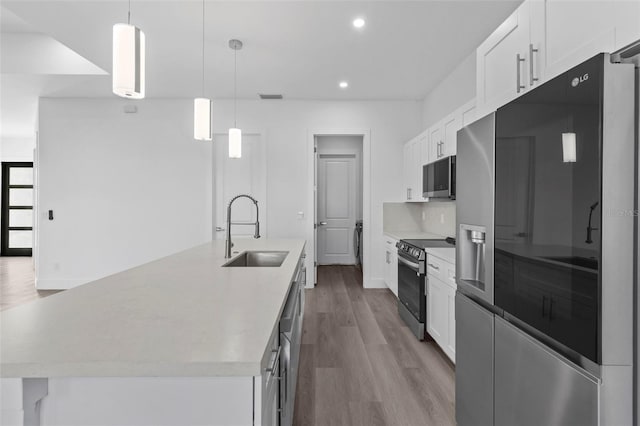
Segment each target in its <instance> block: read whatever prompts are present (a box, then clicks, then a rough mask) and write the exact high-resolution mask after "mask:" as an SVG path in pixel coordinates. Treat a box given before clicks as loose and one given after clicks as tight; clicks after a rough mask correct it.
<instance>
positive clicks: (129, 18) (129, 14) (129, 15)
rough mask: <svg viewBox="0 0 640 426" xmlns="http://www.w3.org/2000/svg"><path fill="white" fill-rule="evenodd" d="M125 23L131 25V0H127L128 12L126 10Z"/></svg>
mask: <svg viewBox="0 0 640 426" xmlns="http://www.w3.org/2000/svg"><path fill="white" fill-rule="evenodd" d="M127 25H131V0H129V12H127Z"/></svg>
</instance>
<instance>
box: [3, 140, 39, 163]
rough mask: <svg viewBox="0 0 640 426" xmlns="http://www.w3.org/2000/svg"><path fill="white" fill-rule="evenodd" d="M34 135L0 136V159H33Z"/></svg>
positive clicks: (9, 160)
mask: <svg viewBox="0 0 640 426" xmlns="http://www.w3.org/2000/svg"><path fill="white" fill-rule="evenodd" d="M35 147H36V137H35V134H34V136H33V137H21V138H18V137H0V161H5V162H12V161H16V162H19V161H26V162H32V161H33V150H34V149H35Z"/></svg>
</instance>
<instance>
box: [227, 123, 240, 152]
mask: <svg viewBox="0 0 640 426" xmlns="http://www.w3.org/2000/svg"><path fill="white" fill-rule="evenodd" d="M240 157H242V130H240V129H229V158H240Z"/></svg>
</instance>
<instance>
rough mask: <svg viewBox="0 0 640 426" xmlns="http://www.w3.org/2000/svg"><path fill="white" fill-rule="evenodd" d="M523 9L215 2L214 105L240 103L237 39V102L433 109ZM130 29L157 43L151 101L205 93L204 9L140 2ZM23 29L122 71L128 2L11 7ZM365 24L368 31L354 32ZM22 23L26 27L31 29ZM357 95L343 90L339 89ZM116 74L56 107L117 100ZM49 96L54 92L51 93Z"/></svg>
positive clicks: (209, 25)
mask: <svg viewBox="0 0 640 426" xmlns="http://www.w3.org/2000/svg"><path fill="white" fill-rule="evenodd" d="M521 1H522V0H498V1H482V0H469V1H462V0H449V1H406V2H405V1H269V0H267V1H265V0H263V1H210V0H207V3H206V55H207V61H206V74H207V77H206V81H207V84H206V85H207V90H206V95H207V96H210V97H214V98H229V97H232V95H233V51H231V50H230V49H229V47H228V45H227V42H228V40H229V39H231V38H239V39H240V40H242V41H243V42H244V44H245V47H244V49H243V50H241V51H239V52H238V95H239V97H241V98H254V99H255V98H256V96H257V93H281V94H283V95H284V96H285V98H289V99H292V98H293V99H415V100H418V99H422V98H424V96H425V95H426V94H427V93H428V92H429V91H430V90H431V89H432V88H433V87H434V86H435V85H436V84H437V83H438V82H439V81H441V80H442V79H443V78H444V77H445V76H446V74H447V73H448V72H450V71H451V70H452V69H454V68H455V66H456V65H457V64H458V63H459V62H460V61H461V60H462V59H464V58H465V57H467V56H468V55H469V54H470V53H472V52H473V51H474V49H475V48H476V47H477V45H478V44H479V43H480V42H481V41H482V40H484V38H485V37H486V36H488V35H489V34H490V33H491V32H492V31H493V30H494V29H495V28H496V27H497V26H498V24H499V23H500V22H502V21H503V20H504V19H505V17H507V16H508V15H509V14H510V13H511V12H512V11H513V10H514V9H515V8H516V7H517V5H518V4H519V3H521ZM131 3H132V5H131V22H132V23H133V24H135V25H137V26H139V27H140V28H141V29H142V30H143V31H144V32H145V34H146V40H147V64H146V67H147V96H148V97H193V96H197V95H199V94H200V81H201V74H200V73H201V56H200V55H201V48H202V45H201V43H202V33H201V22H202V21H201V19H202V3H201V2H200V1H188V0H182V1H165V0H133V1H132V2H131ZM2 4H3V7H4V8H6V9H8V10H9V11H10V12H12V14H14V15H15V16H14V18H15V19H5V18H4V17H3V19H2V26H3V28H2V32H3V33H7V32H15V31H21V32H25V31H37V32H41V33H45V34H47V35H50V36H51V37H53V38H54V39H55V40H57V41H59V42H61V43H62V44H64V45H66V46H68V47H69V48H70V49H72V50H73V51H75V52H77V53H78V54H80V55H81V56H83V57H84V58H86V59H88V60H89V61H91V62H92V63H94V64H95V65H97V66H98V67H100V68H102V69H104V70H107V71H110V70H111V31H112V26H113V24H115V23H118V22H126V18H127V2H126V1H120V0H111V1H87V0H84V1H71V0H64V1H53V0H47V1H24V0H22V1H3V3H2ZM357 16H362V17H364V18H365V19H366V26H365V28H364V29H363V30H360V31H358V30H356V29H354V28H353V27H352V26H351V21H352V20H353V18H355V17H357ZM21 21H23V22H21ZM343 79H345V80H348V81H349V83H350V87H349V89H347V90H340V89H339V88H338V87H337V83H338V81H339V80H343ZM110 85H111V82H110V78H109V76H108V75H106V76H101V77H98V76H94V77H91V78H86V77H83V78H82V81H79V82H78V83H77V84H73V85H71V87H63V88H60V87H58V88H56V89H55V90H54V91H51V90H49V95H55V96H105V97H110V96H113V95H112V94H111V86H110ZM43 90H44V89H43Z"/></svg>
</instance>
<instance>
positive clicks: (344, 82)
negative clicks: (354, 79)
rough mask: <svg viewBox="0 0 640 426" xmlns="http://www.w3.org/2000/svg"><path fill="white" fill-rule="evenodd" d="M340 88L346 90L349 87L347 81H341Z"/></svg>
mask: <svg viewBox="0 0 640 426" xmlns="http://www.w3.org/2000/svg"><path fill="white" fill-rule="evenodd" d="M338 86H340V88H341V89H346V88H347V87H349V83H347V82H346V81H341V82H340V83H339V84H338Z"/></svg>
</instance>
